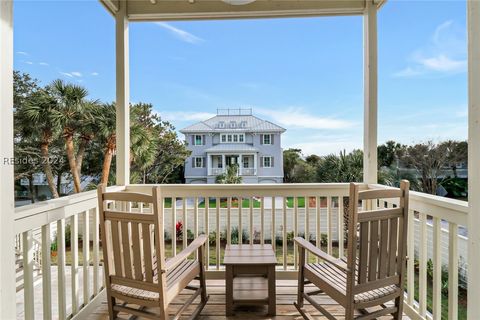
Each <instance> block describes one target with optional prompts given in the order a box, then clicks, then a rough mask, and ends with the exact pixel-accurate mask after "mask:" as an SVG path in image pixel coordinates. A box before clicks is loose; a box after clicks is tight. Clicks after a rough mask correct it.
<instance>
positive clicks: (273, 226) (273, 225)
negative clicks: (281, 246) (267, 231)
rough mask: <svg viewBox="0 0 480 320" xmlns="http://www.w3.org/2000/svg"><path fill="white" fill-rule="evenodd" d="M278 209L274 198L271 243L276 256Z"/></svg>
mask: <svg viewBox="0 0 480 320" xmlns="http://www.w3.org/2000/svg"><path fill="white" fill-rule="evenodd" d="M276 211H277V209H276V208H275V196H273V197H272V230H271V233H272V239H271V240H270V242H271V243H272V247H273V251H274V252H275V255H276V252H277V251H276V248H277V239H276V232H275V228H276V226H275V219H276V213H277V212H276Z"/></svg>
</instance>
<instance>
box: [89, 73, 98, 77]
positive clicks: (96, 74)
mask: <svg viewBox="0 0 480 320" xmlns="http://www.w3.org/2000/svg"><path fill="white" fill-rule="evenodd" d="M90 75H92V76H98V75H99V73H98V72H92V73H90Z"/></svg>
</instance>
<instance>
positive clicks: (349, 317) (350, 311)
mask: <svg viewBox="0 0 480 320" xmlns="http://www.w3.org/2000/svg"><path fill="white" fill-rule="evenodd" d="M354 313H355V309H354V308H353V306H352V305H350V306H348V307H346V308H345V320H353V316H354Z"/></svg>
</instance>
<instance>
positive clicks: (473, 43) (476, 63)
mask: <svg viewBox="0 0 480 320" xmlns="http://www.w3.org/2000/svg"><path fill="white" fill-rule="evenodd" d="M467 32H468V207H469V212H468V230H469V231H471V232H469V233H468V314H467V318H468V319H469V320H474V319H480V304H479V303H478V297H480V273H479V272H478V270H480V233H479V232H474V230H475V228H476V227H477V226H479V225H480V197H478V195H479V194H480V91H479V90H478V88H480V1H478V0H467Z"/></svg>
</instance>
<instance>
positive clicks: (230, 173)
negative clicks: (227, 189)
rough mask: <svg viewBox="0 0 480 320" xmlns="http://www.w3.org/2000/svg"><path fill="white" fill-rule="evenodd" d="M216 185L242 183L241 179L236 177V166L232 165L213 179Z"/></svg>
mask: <svg viewBox="0 0 480 320" xmlns="http://www.w3.org/2000/svg"><path fill="white" fill-rule="evenodd" d="M215 182H216V183H223V184H226V183H233V184H238V183H242V177H240V176H239V175H238V164H232V165H230V166H228V167H227V171H226V172H225V173H222V174H221V175H218V176H217V177H216V178H215Z"/></svg>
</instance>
